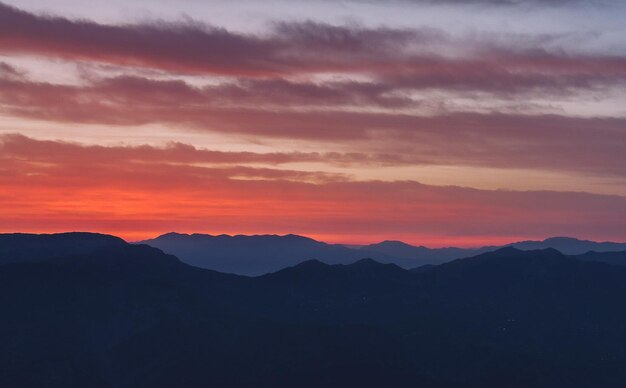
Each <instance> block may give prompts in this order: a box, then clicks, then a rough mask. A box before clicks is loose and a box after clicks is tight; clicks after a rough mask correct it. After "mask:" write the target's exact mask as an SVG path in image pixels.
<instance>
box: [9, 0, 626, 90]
mask: <svg viewBox="0 0 626 388" xmlns="http://www.w3.org/2000/svg"><path fill="white" fill-rule="evenodd" d="M560 38H562V36H545V35H544V36H539V37H537V36H522V35H515V36H506V35H501V34H500V35H498V34H495V35H494V34H490V35H481V36H479V37H465V38H454V37H452V36H450V35H449V34H447V33H445V32H443V31H440V30H435V29H428V28H423V29H398V28H396V29H394V28H385V27H380V28H365V27H362V26H359V25H344V26H336V25H330V24H324V23H315V22H310V21H309V22H300V23H275V24H274V25H273V28H272V29H271V30H270V31H268V32H266V33H264V34H257V35H252V34H242V33H238V32H232V31H228V30H225V29H223V28H217V27H212V26H207V25H204V24H201V23H199V22H189V21H187V22H179V23H167V22H162V21H161V22H153V23H151V24H148V23H144V24H126V25H103V24H98V23H95V22H92V21H89V20H70V19H66V18H63V17H59V16H49V15H45V16H42V15H35V14H31V13H27V12H24V11H21V10H19V9H17V8H14V7H10V6H8V5H4V4H2V3H0V52H2V53H5V54H15V53H18V54H32V55H40V56H44V57H52V58H64V59H68V60H74V61H88V62H96V63H105V64H113V65H122V66H132V67H139V68H145V69H160V70H164V71H170V72H178V73H191V74H204V75H207V74H208V75H226V76H236V77H242V78H246V77H247V78H267V77H270V78H284V77H308V76H311V75H314V74H320V73H332V74H336V73H342V74H346V75H354V74H361V75H364V76H368V77H370V78H372V79H374V80H377V81H379V82H380V83H381V84H382V87H383V88H386V89H398V88H402V89H411V88H412V89H423V88H434V89H446V90H456V91H466V90H472V91H484V92H490V93H500V94H507V93H522V92H527V91H540V92H543V93H548V94H562V93H568V92H569V93H571V91H572V90H576V89H579V88H588V89H594V88H596V89H597V88H602V87H606V86H608V85H616V84H620V83H623V82H624V81H625V80H626V58H625V57H624V56H623V55H619V54H611V55H609V54H596V55H591V54H589V55H584V54H570V53H568V51H567V50H563V49H562V48H551V47H552V46H554V45H555V44H556V43H555V41H558V39H560Z"/></svg>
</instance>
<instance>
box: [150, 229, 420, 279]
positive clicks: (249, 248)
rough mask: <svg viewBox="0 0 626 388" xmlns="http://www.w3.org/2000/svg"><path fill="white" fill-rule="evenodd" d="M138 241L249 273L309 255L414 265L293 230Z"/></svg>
mask: <svg viewBox="0 0 626 388" xmlns="http://www.w3.org/2000/svg"><path fill="white" fill-rule="evenodd" d="M140 243H142V244H147V245H150V246H153V247H156V248H159V249H161V250H163V251H164V252H167V253H171V254H173V255H176V256H177V257H179V258H180V259H181V260H183V261H184V262H185V263H187V264H190V265H194V266H196V267H200V268H207V269H212V270H216V271H220V272H227V273H236V274H240V275H249V276H255V275H262V274H265V273H269V272H274V271H278V270H280V269H282V268H285V267H289V266H292V265H295V264H298V263H301V262H303V261H306V260H311V259H316V260H320V261H322V262H325V263H328V264H348V263H352V262H354V261H357V260H360V259H363V258H367V257H373V258H375V259H377V260H379V261H381V262H399V264H401V265H402V264H403V265H405V266H407V267H408V268H410V267H411V266H413V265H414V264H413V261H411V260H403V259H398V258H394V257H390V256H388V255H386V254H384V253H378V252H368V251H367V250H357V249H350V248H347V247H345V246H343V245H333V244H326V243H323V242H320V241H316V240H313V239H311V238H308V237H302V236H297V235H293V234H290V235H285V236H278V235H255V236H244V235H237V236H229V235H219V236H212V235H207V234H179V233H168V234H164V235H162V236H159V237H157V238H155V239H153V240H146V241H142V242H140Z"/></svg>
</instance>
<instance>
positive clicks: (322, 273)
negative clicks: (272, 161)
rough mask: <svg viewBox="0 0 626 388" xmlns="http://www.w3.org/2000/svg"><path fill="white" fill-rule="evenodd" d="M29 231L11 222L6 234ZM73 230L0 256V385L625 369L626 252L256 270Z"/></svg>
mask: <svg viewBox="0 0 626 388" xmlns="http://www.w3.org/2000/svg"><path fill="white" fill-rule="evenodd" d="M74 237H77V238H79V239H80V238H84V239H85V240H86V241H91V240H92V239H94V238H96V236H94V235H75V236H74ZM24 238H25V237H24V236H23V235H22V236H16V237H11V236H9V237H6V236H5V237H3V239H2V241H3V242H2V244H4V245H5V246H4V247H3V249H4V250H5V251H7V248H6V245H12V243H11V240H12V239H15V245H14V247H16V248H14V250H15V249H17V247H18V245H19V244H20V243H21V241H24V240H23V239H24ZM33 238H35V239H36V238H37V237H33ZM39 238H41V237H39ZM66 238H67V237H66V236H63V235H57V236H47V237H45V239H46V241H47V243H48V244H49V246H51V248H50V249H51V250H54V251H55V252H56V253H55V254H54V255H47V256H46V255H40V256H37V257H38V258H37V259H36V260H35V256H36V255H35V254H30V253H27V252H26V253H24V254H23V255H17V254H15V253H14V254H13V257H19V260H14V261H13V262H10V263H6V262H5V264H2V265H0V308H1V309H2V312H3V319H2V320H0V346H1V349H2V352H0V386H7V387H13V386H19V387H41V386H46V387H84V386H89V387H173V386H186V387H204V386H219V387H226V386H228V387H294V386H298V387H346V386H360V387H380V386H392V387H416V386H419V387H459V388H470V387H472V388H473V387H520V388H522V387H568V388H569V387H589V386H593V387H621V386H623V381H625V379H626V334H625V333H624V327H626V311H625V310H624V309H623V306H624V303H625V302H626V268H622V267H619V266H610V265H606V264H604V263H595V262H589V261H583V260H580V259H576V258H573V257H569V256H565V255H563V254H561V253H560V252H558V251H556V250H554V249H545V250H539V251H521V250H518V249H515V248H504V249H500V250H498V251H495V252H489V253H485V254H481V255H478V256H474V257H471V258H467V259H461V260H455V261H452V262H449V263H446V264H442V265H438V266H428V267H425V268H423V269H422V270H420V271H407V270H404V269H402V268H400V267H398V266H396V265H393V264H381V263H378V262H376V261H374V260H360V261H357V262H355V263H351V264H348V265H343V264H337V265H329V264H325V263H322V262H320V261H315V260H312V261H306V262H304V263H300V264H298V265H296V266H292V267H289V268H285V269H283V270H281V271H278V272H276V273H272V274H267V275H265V276H260V277H256V278H249V277H243V276H236V275H229V274H223V273H219V272H215V271H210V270H205V269H200V268H196V267H192V266H189V265H186V264H184V263H182V262H180V261H179V260H178V259H176V258H175V257H173V256H171V255H167V254H164V253H163V252H161V251H160V250H158V249H155V248H151V247H147V246H144V245H129V244H125V243H123V242H122V243H117V242H116V243H113V244H112V245H107V244H105V245H104V246H102V245H101V244H95V245H94V246H93V249H92V250H89V249H86V248H85V249H82V250H81V251H80V253H77V251H76V249H73V248H70V249H69V251H68V252H67V255H63V254H62V252H63V250H64V245H63V244H65V241H66V240H65V239H66ZM110 241H114V240H113V239H111V240H110ZM115 241H117V240H115ZM57 243H58V245H57ZM78 244H79V245H80V244H81V243H80V242H78ZM87 245H89V244H88V243H86V242H85V243H84V244H83V245H82V246H83V247H85V246H87ZM29 257H30V259H29Z"/></svg>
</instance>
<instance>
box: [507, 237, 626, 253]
mask: <svg viewBox="0 0 626 388" xmlns="http://www.w3.org/2000/svg"><path fill="white" fill-rule="evenodd" d="M509 245H510V246H513V247H515V248H518V249H523V250H526V251H528V250H537V249H547V248H554V249H556V250H558V251H559V252H561V253H563V254H565V255H581V254H583V253H587V252H590V251H596V252H617V251H626V243H615V242H596V241H589V240H579V239H576V238H571V237H551V238H547V239H545V240H543V241H520V242H516V243H513V244H509Z"/></svg>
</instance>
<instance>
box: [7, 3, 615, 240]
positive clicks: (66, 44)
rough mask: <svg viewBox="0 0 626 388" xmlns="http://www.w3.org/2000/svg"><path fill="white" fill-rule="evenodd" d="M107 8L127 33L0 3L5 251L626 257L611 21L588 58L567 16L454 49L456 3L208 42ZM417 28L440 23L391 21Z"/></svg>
mask: <svg viewBox="0 0 626 388" xmlns="http://www.w3.org/2000/svg"><path fill="white" fill-rule="evenodd" d="M279 3H280V2H279ZM348 3H349V4H348ZM68 4H69V3H68ZM111 4H112V7H113V8H111V9H112V10H118V11H120V12H121V10H122V9H126V10H135V11H134V12H136V13H134V14H133V12H130V11H128V12H130V13H129V14H128V15H126V12H123V13H124V14H125V18H124V19H122V18H120V17H119V16H116V14H115V13H107V15H108V16H107V17H102V15H100V14H96V12H95V11H93V13H90V11H89V10H88V9H84V8H81V7H77V8H76V12H78V13H82V15H83V17H82V18H80V19H79V18H76V17H75V16H72V15H76V13H70V12H67V8H65V7H62V6H59V8H58V9H54V7H52V8H46V9H45V10H46V11H47V13H45V14H44V13H42V10H41V9H37V8H36V7H34V6H33V5H32V4H30V3H28V2H22V1H14V2H12V3H9V4H5V3H0V212H1V213H0V214H2V217H0V232H15V231H22V232H60V231H69V230H83V231H94V232H104V233H111V234H116V235H119V236H121V237H123V238H126V239H128V240H140V239H145V238H150V237H154V236H155V235H158V234H162V233H166V232H171V231H176V232H188V233H193V232H198V233H212V234H220V233H229V234H238V233H242V234H261V233H277V234H288V233H295V234H302V235H307V236H311V237H315V238H319V239H322V240H324V241H328V242H343V243H354V244H357V243H371V242H377V241H380V240H385V239H394V240H403V241H406V242H409V243H413V244H425V245H429V246H448V245H457V246H479V245H488V244H501V243H505V242H510V241H515V240H522V239H539V238H545V237H549V236H555V235H567V236H574V237H581V238H589V239H599V240H619V241H624V240H626V219H625V218H624V217H623V215H624V214H626V152H624V150H626V114H625V112H624V110H623V106H625V105H626V93H624V90H626V89H625V88H624V87H623V86H625V84H626V50H624V47H621V46H620V45H616V44H615V42H613V41H611V40H610V39H609V38H608V36H610V34H611V33H612V32H611V31H613V30H610V31H609V26H612V27H610V28H612V29H615V28H620V27H619V25H617V24H616V25H613V24H612V23H613V19H612V17H613V16H611V15H610V14H609V13H605V11H606V10H604V11H601V10H597V11H594V10H589V9H588V10H586V12H597V18H598V20H604V23H600V24H598V25H597V26H595V25H594V26H593V28H597V29H599V30H600V31H602V29H603V28H606V29H607V30H606V31H604V32H606V33H605V34H599V35H597V36H595V37H591V36H590V37H589V38H588V39H596V41H594V42H580V40H576V39H574V37H577V36H579V35H580V31H579V30H578V29H579V28H581V27H580V26H581V23H583V22H585V23H586V22H587V21H586V19H584V18H583V16H582V15H583V14H582V13H581V14H580V15H578V14H577V13H576V12H577V11H576V12H575V9H574V10H573V11H572V12H573V13H572V14H571V15H570V17H571V18H572V20H571V21H568V20H569V19H567V18H564V19H563V20H561V21H560V22H559V23H560V24H559V23H556V24H554V25H552V24H550V23H546V24H542V23H540V22H539V20H540V19H537V20H536V22H534V23H530V22H529V24H528V25H523V24H520V23H518V21H519V20H518V19H519V18H518V16H515V15H518V13H517V10H516V6H513V5H511V6H504V7H503V6H500V7H493V9H491V8H490V6H489V2H487V5H484V6H485V7H487V8H485V9H490V12H493V13H494V14H493V15H494V18H496V19H494V20H501V21H502V22H503V23H491V24H489V23H487V24H484V23H483V22H481V20H482V19H480V17H479V16H476V17H475V18H472V17H469V18H467V19H466V20H464V21H463V23H464V26H465V27H466V29H464V30H462V29H460V27H459V26H456V25H455V24H454V23H452V22H450V21H451V20H456V19H455V16H454V15H456V14H457V12H460V13H459V14H462V15H474V14H475V15H478V13H471V12H470V13H469V14H468V12H466V11H468V8H467V7H470V6H468V5H459V4H455V3H452V4H448V5H447V6H446V7H439V6H437V5H432V4H431V5H428V6H426V5H424V4H422V5H420V4H419V2H416V3H412V2H406V3H403V4H401V5H397V6H396V7H395V8H394V7H389V10H388V11H389V12H397V14H394V15H395V17H394V18H390V19H385V20H383V19H377V18H381V17H382V16H381V15H375V14H372V13H370V11H371V10H370V9H369V8H368V7H367V6H366V5H364V4H362V3H359V2H354V3H351V2H347V4H348V5H346V6H347V7H349V8H350V9H351V14H356V15H360V16H361V18H362V21H361V22H360V23H346V22H345V20H344V21H337V20H336V19H334V18H331V17H330V15H331V12H330V11H329V10H328V7H329V5H328V4H327V3H322V2H319V4H318V2H312V3H311V4H312V5H310V7H312V8H311V9H312V10H313V9H314V10H315V11H312V12H313V13H312V14H311V16H310V17H311V19H310V20H308V21H303V20H301V19H298V18H292V17H290V16H289V15H290V14H289V12H288V11H287V9H288V7H289V6H288V5H287V3H285V4H283V5H276V6H275V7H276V11H277V13H276V15H282V16H280V17H281V18H284V20H278V21H277V20H276V19H275V18H274V19H272V20H271V22H270V19H267V23H266V24H263V25H261V26H259V25H257V24H255V26H254V27H252V26H249V28H246V23H244V19H245V18H246V16H245V15H242V14H241V13H239V12H237V11H236V7H235V6H234V5H231V6H228V5H224V8H223V9H221V11H222V12H223V13H224V15H230V16H229V17H225V18H224V19H223V23H225V24H224V25H221V24H220V23H218V22H220V21H219V20H215V19H211V17H210V16H207V15H211V12H209V11H211V10H210V9H208V8H206V9H205V8H201V9H197V10H195V11H196V12H194V13H193V14H194V15H196V16H195V18H196V19H195V20H194V22H189V20H181V19H180V18H179V17H178V16H177V15H178V14H176V13H172V10H171V9H170V8H169V6H166V4H165V3H162V2H159V1H157V2H154V4H153V5H152V8H150V9H149V11H150V12H154V13H155V14H159V15H162V16H163V20H167V22H163V21H162V20H161V21H159V22H155V21H154V20H153V21H150V20H145V19H142V18H141V17H139V16H138V15H143V14H142V10H140V9H135V8H133V7H135V5H133V6H131V5H128V8H123V7H124V6H123V4H121V3H116V2H115V1H114V2H113V3H111ZM277 4H278V3H277ZM33 7H34V8H33ZM180 7H181V9H182V10H184V9H185V7H192V5H191V4H186V5H185V4H181V5H180ZM193 7H201V6H200V5H198V4H195V5H193ZM229 7H231V8H229ZM281 7H283V8H281ZM542 7H543V6H541V5H539V4H538V3H537V4H535V5H534V6H533V7H532V8H529V9H527V10H526V12H527V14H526V16H524V17H526V18H529V17H531V16H532V15H535V13H536V17H537V18H539V17H540V15H543V13H544V12H551V11H553V9H550V10H549V9H547V8H546V9H543V8H542ZM551 7H558V5H552V6H551ZM615 7H617V5H616V6H615ZM409 8H410V9H409ZM394 9H395V11H393V10H394ZM281 10H282V11H281ZM403 10H404V11H403ZM483 10H484V9H483ZM621 10H622V9H621V8H619V10H618V9H615V10H614V13H615V12H621ZM110 11H111V10H109V12H110ZM143 11H146V10H143ZM420 11H423V12H426V13H428V14H431V15H437V16H438V17H439V19H438V20H441V21H442V22H441V23H438V24H437V25H431V24H429V23H430V22H431V21H430V19H432V18H430V19H429V18H418V19H419V21H411V20H408V19H406V18H405V17H404V16H403V15H405V14H407V12H409V13H411V14H416V15H417V14H418V13H419V12H420ZM258 12H261V11H260V10H258ZM259 15H260V13H259ZM603 18H604V19H603ZM160 19H161V18H159V20H160ZM331 19H332V20H331ZM389 20H392V22H389ZM416 20H417V19H416ZM432 20H435V19H432ZM446 20H447V22H446ZM507 20H508V21H511V22H510V23H508V24H506V23H504V22H505V21H507ZM400 21H403V22H402V23H404V24H401V23H400ZM394 23H395V24H394ZM411 23H413V24H411ZM568 23H569V24H568ZM502 25H508V27H502ZM530 25H533V28H529V27H528V26H530ZM557 27H558V28H561V29H562V31H559V32H558V33H557V32H555V31H554V29H556V28H557ZM481 28H485V29H486V28H498V29H499V30H498V31H497V33H496V32H494V31H493V30H491V31H488V30H484V31H482V30H481ZM590 28H591V27H590ZM471 31H473V32H471ZM478 31H482V33H481V32H478ZM568 37H569V38H568ZM607 39H608V40H607ZM574 41H577V42H578V43H577V44H572V42H574Z"/></svg>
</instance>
